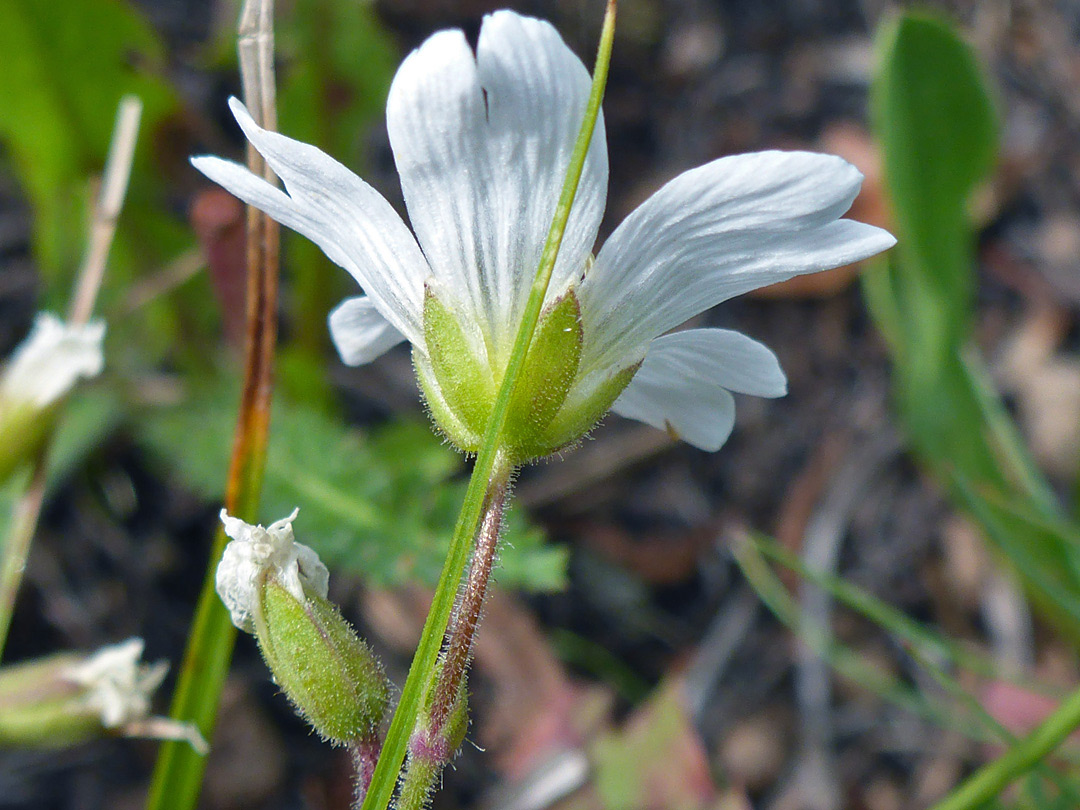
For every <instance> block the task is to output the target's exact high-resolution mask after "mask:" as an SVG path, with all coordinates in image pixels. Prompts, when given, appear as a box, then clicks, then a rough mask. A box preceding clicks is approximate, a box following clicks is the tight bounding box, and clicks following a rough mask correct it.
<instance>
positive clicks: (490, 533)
mask: <svg viewBox="0 0 1080 810" xmlns="http://www.w3.org/2000/svg"><path fill="white" fill-rule="evenodd" d="M500 472H502V473H503V475H502V477H501V478H499V479H493V480H492V482H491V487H490V488H489V489H488V497H487V505H486V506H485V508H484V517H483V520H482V521H481V522H480V530H479V532H477V535H476V544H475V548H474V551H473V557H472V562H471V563H470V565H469V576H468V578H467V579H466V580H465V587H464V589H463V590H462V592H461V598H460V599H459V600H458V604H457V608H456V610H455V611H454V617H453V620H452V621H451V624H450V629H449V630H448V631H447V634H446V635H447V642H446V654H445V655H444V657H443V665H442V666H441V667H440V668H439V676H438V680H437V681H436V683H435V694H434V699H433V701H432V705H431V729H432V733H433V734H436V735H438V734H441V733H442V732H443V731H444V726H445V725H446V718H447V716H448V715H449V714H450V711H451V710H452V709H453V708H454V704H455V703H456V702H457V699H458V695H459V694H460V691H461V683H462V680H463V679H464V678H465V673H466V670H467V669H468V667H469V661H470V659H471V657H472V644H473V637H474V636H475V635H476V628H477V626H478V625H479V624H480V614H481V612H482V610H483V608H484V598H485V597H486V596H487V589H488V583H490V582H491V571H492V569H493V568H494V566H495V558H496V556H497V554H498V550H499V536H500V534H501V532H502V520H503V513H504V511H505V510H506V499H507V494H508V492H509V488H510V482H509V477H508V476H507V475H506V471H505V470H502V471H500Z"/></svg>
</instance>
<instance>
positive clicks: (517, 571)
mask: <svg viewBox="0 0 1080 810" xmlns="http://www.w3.org/2000/svg"><path fill="white" fill-rule="evenodd" d="M234 399H235V397H234V396H232V395H230V394H229V393H228V392H227V391H224V390H217V391H207V392H202V393H199V394H196V395H194V396H192V397H191V399H190V400H189V401H188V402H185V403H184V404H183V405H180V406H177V407H173V408H167V409H160V410H156V411H152V412H149V413H148V414H146V415H145V416H144V417H143V419H142V420H141V421H140V423H139V424H138V425H137V426H136V427H137V430H138V433H139V438H140V440H141V442H142V443H143V444H144V445H145V446H146V448H147V449H148V450H149V451H151V452H152V453H153V454H154V455H155V456H156V457H157V458H158V459H159V461H160V462H161V463H162V464H163V465H164V466H165V468H166V469H167V470H168V471H170V472H172V473H175V474H176V475H178V476H179V477H180V478H181V479H182V480H183V481H184V482H185V483H186V484H187V485H188V486H191V487H192V488H193V489H195V490H196V491H198V492H199V493H201V494H202V495H204V496H206V497H207V498H213V499H217V498H220V497H221V495H222V491H223V487H224V480H225V470H226V466H227V462H228V452H229V447H230V442H231V436H232V429H233V419H234V417H233V411H234V410H235V401H234ZM272 426H273V427H272V430H271V437H270V448H269V453H268V457H267V468H266V478H265V482H264V485H263V495H262V506H261V509H260V511H261V513H262V514H263V515H264V516H265V520H264V522H266V521H271V520H276V519H277V518H279V517H281V516H283V515H286V514H288V513H289V512H290V511H292V509H293V507H295V506H299V507H300V517H299V519H298V521H297V532H298V534H299V535H300V536H301V537H302V538H303V541H304V542H305V543H307V544H309V545H311V546H312V547H313V548H315V549H316V551H318V552H319V554H320V555H321V556H322V557H323V560H324V561H325V562H326V563H327V565H329V566H330V567H331V568H339V569H341V570H348V571H351V572H353V573H356V574H359V575H360V576H362V577H363V578H364V579H365V580H366V581H367V582H369V583H371V584H373V585H396V584H403V583H407V582H416V581H420V582H425V583H428V584H431V583H434V582H435V581H436V579H437V578H438V575H439V570H440V568H441V565H442V561H443V559H444V557H445V556H446V549H447V546H448V544H449V540H450V535H451V533H452V531H453V527H454V520H455V518H456V517H457V507H458V504H459V503H460V501H461V497H462V490H463V488H464V487H463V484H462V483H460V482H458V481H456V480H455V477H456V475H457V473H458V472H459V471H460V469H461V462H460V457H459V456H458V455H457V454H456V453H455V452H454V451H453V450H451V449H450V448H449V447H448V446H446V445H443V444H441V443H440V442H439V440H438V439H437V438H436V437H435V436H434V434H432V432H431V430H430V429H429V428H428V427H427V426H426V425H423V424H419V423H415V422H404V423H399V424H391V425H388V426H385V427H382V428H379V429H377V430H373V431H371V432H370V433H368V434H366V435H365V434H364V433H361V432H360V431H359V430H356V429H354V428H350V427H347V426H345V425H343V424H341V423H340V422H338V421H336V420H335V419H333V418H332V417H329V416H327V415H326V414H325V413H323V412H322V411H321V410H317V409H315V408H311V407H308V406H305V405H296V404H291V403H288V402H285V401H280V400H279V401H278V402H276V403H275V410H274V414H273V416H272ZM500 563H501V570H500V571H499V572H498V574H497V576H498V580H499V582H500V583H501V584H504V585H507V586H510V587H519V588H526V589H530V590H552V589H557V588H559V587H562V585H563V583H564V577H565V568H566V552H565V550H564V549H562V548H559V547H554V546H550V545H548V544H546V543H545V542H544V538H543V536H542V533H541V532H539V531H538V530H537V529H534V528H530V527H528V526H527V525H526V524H525V521H524V520H523V519H522V518H521V516H520V515H518V514H516V513H515V512H513V511H511V512H510V514H509V515H508V519H507V525H506V530H505V535H504V543H503V551H502V554H501V555H500Z"/></svg>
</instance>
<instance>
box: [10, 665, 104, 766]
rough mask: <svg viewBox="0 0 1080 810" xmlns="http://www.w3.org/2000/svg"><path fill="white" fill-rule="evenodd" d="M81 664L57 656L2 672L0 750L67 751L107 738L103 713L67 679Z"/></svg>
mask: <svg viewBox="0 0 1080 810" xmlns="http://www.w3.org/2000/svg"><path fill="white" fill-rule="evenodd" d="M82 660H83V659H82V658H81V657H80V656H78V655H73V654H70V653H61V654H57V655H52V656H49V657H48V658H43V659H39V660H35V661H27V662H24V663H19V664H14V665H9V666H5V667H3V668H2V669H0V748H65V747H68V746H73V745H77V744H79V743H82V742H85V741H87V740H90V739H93V738H95V737H101V736H104V735H105V734H106V730H105V729H104V728H103V727H102V725H101V716H100V714H101V713H100V712H99V711H96V710H95V709H93V708H91V707H90V705H89V704H88V703H87V702H86V697H85V694H84V690H83V688H82V687H80V686H78V685H76V684H75V683H73V682H72V681H71V680H69V679H68V678H67V673H68V672H69V671H70V670H71V669H73V668H74V667H75V666H77V665H78V664H80V663H81V662H82Z"/></svg>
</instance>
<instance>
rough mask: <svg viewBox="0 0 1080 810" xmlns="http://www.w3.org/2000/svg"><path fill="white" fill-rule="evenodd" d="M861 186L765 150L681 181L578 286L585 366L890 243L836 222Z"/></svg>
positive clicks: (830, 160) (631, 224)
mask: <svg viewBox="0 0 1080 810" xmlns="http://www.w3.org/2000/svg"><path fill="white" fill-rule="evenodd" d="M861 183H862V175H861V174H860V173H859V172H858V170H857V169H855V167H853V166H851V165H850V164H849V163H847V162H845V161H843V160H841V159H840V158H838V157H833V156H830V155H816V154H811V153H808V152H760V153H757V154H749V155H737V156H733V157H726V158H721V159H719V160H715V161H713V162H712V163H709V164H706V165H705V166H701V167H699V168H697V169H693V170H691V171H688V172H686V173H684V174H682V175H680V176H679V177H676V178H675V179H674V180H672V181H671V182H670V183H668V184H667V185H665V186H664V187H663V188H661V189H660V190H659V191H658V192H656V194H654V195H653V196H652V197H650V198H649V199H648V200H646V201H645V203H643V204H642V205H641V206H640V207H639V208H638V209H637V210H636V211H634V212H633V213H632V214H631V215H630V216H629V217H627V219H626V221H625V222H623V223H622V225H620V226H619V228H618V229H616V231H615V233H613V234H612V236H611V238H610V239H609V240H608V241H607V243H606V244H605V245H604V247H603V249H602V250H601V251H600V253H599V255H598V256H597V257H596V263H595V265H594V266H593V268H592V270H591V271H590V272H589V274H588V276H586V279H585V281H584V282H583V283H582V286H581V289H580V291H579V295H580V298H581V310H582V317H583V319H584V320H585V324H584V326H585V335H586V340H587V341H588V342H587V344H586V352H587V358H588V360H587V361H586V360H585V359H584V358H583V362H588V364H589V365H590V367H594V366H604V365H614V364H616V363H618V362H619V361H620V360H621V359H623V358H624V357H625V356H629V355H632V354H635V353H638V354H640V352H641V350H642V349H643V348H644V346H645V345H646V344H647V343H648V341H649V340H651V339H652V338H654V337H656V336H657V335H660V334H663V333H664V332H666V331H667V330H669V329H671V328H673V327H675V326H678V325H679V324H681V323H683V322H684V321H685V320H687V319H688V318H690V317H692V316H694V315H696V314H698V313H699V312H703V311H704V310H706V309H708V308H709V307H711V306H714V305H716V304H718V303H720V302H721V301H725V300H727V299H728V298H731V297H733V296H736V295H740V294H742V293H744V292H747V291H749V290H753V289H756V288H758V287H761V286H764V285H767V284H772V283H774V282H777V281H783V280H784V279H788V278H791V277H792V276H796V275H801V274H803V273H813V272H817V271H819V270H825V269H828V268H831V267H838V266H840V265H843V264H848V263H850V262H854V261H859V260H861V259H865V258H866V257H868V256H872V255H874V254H875V253H879V252H881V251H883V250H886V249H887V248H889V247H891V246H892V245H893V244H895V241H896V240H895V239H893V237H892V236H891V235H889V234H888V233H887V232H885V231H883V230H881V229H880V228H875V227H873V226H871V225H865V224H863V223H859V222H854V221H851V220H840V219H838V217H840V215H841V214H843V213H844V212H845V211H847V209H848V208H849V207H850V205H851V203H852V201H853V200H854V199H855V195H856V194H857V193H858V191H859V186H860V185H861Z"/></svg>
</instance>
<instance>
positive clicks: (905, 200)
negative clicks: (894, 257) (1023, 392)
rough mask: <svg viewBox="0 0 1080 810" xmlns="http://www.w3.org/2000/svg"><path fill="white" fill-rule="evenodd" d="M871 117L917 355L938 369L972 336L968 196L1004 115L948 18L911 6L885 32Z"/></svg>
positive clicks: (990, 156)
mask: <svg viewBox="0 0 1080 810" xmlns="http://www.w3.org/2000/svg"><path fill="white" fill-rule="evenodd" d="M879 48H880V51H879V52H880V59H881V63H880V69H879V72H878V75H877V77H876V80H875V82H874V84H873V88H872V99H871V105H872V116H873V120H874V127H875V131H876V134H877V137H878V139H879V140H880V142H881V146H882V152H883V157H884V168H885V182H886V185H887V188H888V191H889V196H890V199H891V201H892V205H893V214H894V217H895V225H896V229H897V231H898V233H897V236H898V238H899V245H898V253H899V257H900V260H899V262H898V272H899V273H900V274H901V276H902V277H903V278H902V280H903V284H902V286H901V288H900V292H901V294H902V295H903V296H904V297H905V298H906V299H907V301H906V304H907V307H906V309H907V310H908V311H909V313H913V314H917V315H918V318H917V319H907V320H906V321H905V326H906V327H907V329H909V330H910V332H911V334H910V340H911V342H912V344H913V347H916V348H918V349H919V350H921V352H913V354H912V356H913V357H918V358H920V360H919V361H918V362H920V363H921V364H922V365H923V366H924V367H929V368H930V369H933V366H934V364H933V362H932V360H934V359H939V358H941V357H942V356H943V352H946V351H948V350H949V349H950V348H951V347H952V346H954V345H955V344H956V341H957V340H958V339H959V338H961V337H962V336H964V335H965V333H966V330H967V328H968V321H969V315H970V308H971V296H972V287H973V273H972V269H971V250H972V241H971V234H970V229H969V227H968V223H967V214H966V208H967V202H968V196H969V195H970V193H971V191H972V189H973V187H974V186H975V184H976V183H978V182H979V181H980V180H981V179H983V178H984V177H985V176H986V174H987V173H988V172H989V170H990V169H991V168H992V166H993V164H994V160H995V155H996V149H997V119H996V116H995V114H994V108H993V104H992V103H991V100H990V96H989V93H988V92H987V89H986V86H985V84H984V83H983V80H982V77H981V75H980V70H979V67H978V65H977V63H976V61H975V58H974V56H973V54H972V52H971V49H970V48H969V47H968V46H967V44H966V43H964V41H963V40H962V39H960V37H959V36H957V34H956V33H955V31H954V30H953V28H952V26H950V25H949V24H948V23H946V22H945V21H943V20H941V19H939V18H937V17H935V16H932V15H930V14H927V13H918V12H908V13H905V14H903V15H901V16H900V17H898V18H897V19H896V20H895V21H894V22H893V23H892V24H891V25H887V26H885V27H884V29H883V31H882V34H881V35H880V37H879Z"/></svg>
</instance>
